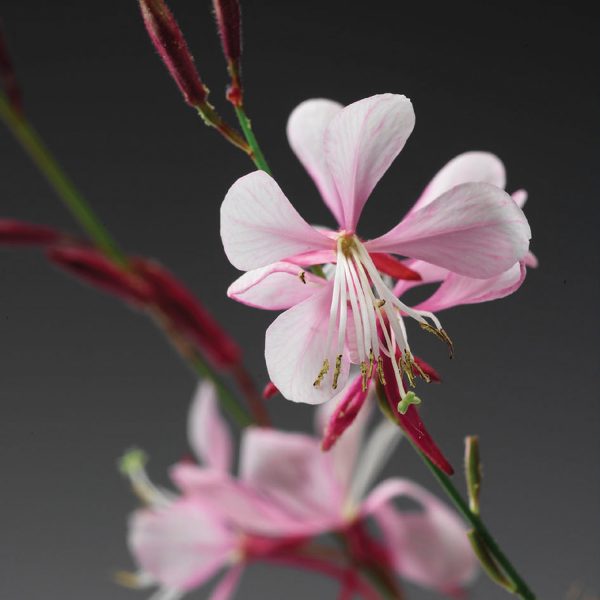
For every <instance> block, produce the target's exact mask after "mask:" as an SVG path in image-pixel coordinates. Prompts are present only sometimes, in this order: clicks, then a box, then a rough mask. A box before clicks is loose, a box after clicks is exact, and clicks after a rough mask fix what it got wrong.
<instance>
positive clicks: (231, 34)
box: [213, 0, 242, 67]
mask: <svg viewBox="0 0 600 600" xmlns="http://www.w3.org/2000/svg"><path fill="white" fill-rule="evenodd" d="M213 6H214V9H215V17H216V19H217V25H218V27H219V35H220V36H221V44H222V45H223V54H225V58H226V59H227V62H228V63H229V64H232V65H234V66H236V67H237V66H238V63H239V60H240V55H241V53H242V30H241V18H240V3H239V0H213Z"/></svg>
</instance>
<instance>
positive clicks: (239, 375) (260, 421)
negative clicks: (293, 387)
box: [231, 364, 271, 427]
mask: <svg viewBox="0 0 600 600" xmlns="http://www.w3.org/2000/svg"><path fill="white" fill-rule="evenodd" d="M231 374H232V376H233V378H234V379H235V381H236V384H237V386H238V388H239V389H240V391H241V392H242V394H243V395H244V397H245V398H246V401H247V402H248V406H249V407H250V410H251V411H252V414H253V416H254V420H255V421H256V424H257V425H260V426H262V427H269V426H270V425H271V420H270V418H269V413H268V412H267V409H266V408H265V404H264V401H263V398H262V396H261V394H260V393H259V391H258V390H257V389H256V386H255V385H254V380H253V379H252V377H251V376H250V374H249V373H248V371H247V370H246V368H245V367H244V365H242V364H239V365H237V366H236V367H234V368H233V370H232V373H231Z"/></svg>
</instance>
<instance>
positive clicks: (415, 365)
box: [411, 357, 431, 383]
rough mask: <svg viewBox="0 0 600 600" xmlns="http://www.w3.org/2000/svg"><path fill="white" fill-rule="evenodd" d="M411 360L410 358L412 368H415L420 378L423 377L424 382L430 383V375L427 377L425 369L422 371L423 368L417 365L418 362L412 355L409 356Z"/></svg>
mask: <svg viewBox="0 0 600 600" xmlns="http://www.w3.org/2000/svg"><path fill="white" fill-rule="evenodd" d="M411 360H412V366H413V368H414V369H416V370H417V372H418V373H419V375H420V376H421V379H423V381H425V383H431V377H429V375H427V373H425V371H423V369H421V367H420V366H419V363H418V362H416V361H415V360H414V359H413V358H412V357H411Z"/></svg>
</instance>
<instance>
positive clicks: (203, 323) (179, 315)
mask: <svg viewBox="0 0 600 600" xmlns="http://www.w3.org/2000/svg"><path fill="white" fill-rule="evenodd" d="M132 265H133V268H134V269H135V271H136V273H138V274H139V275H140V276H141V277H142V279H143V280H144V281H145V282H146V283H147V284H148V285H149V286H151V288H152V297H153V300H154V302H155V303H156V305H157V306H158V307H159V308H160V310H161V311H162V312H163V313H164V314H165V315H166V316H167V317H168V318H169V319H170V321H171V322H172V324H173V325H174V326H175V327H176V328H177V329H179V330H180V331H181V332H182V333H184V334H185V335H187V337H188V338H190V339H191V340H192V341H193V342H194V343H195V344H196V345H197V346H198V347H199V348H200V350H201V351H202V352H203V353H205V354H206V355H207V356H208V357H209V358H210V359H211V360H212V362H213V363H214V364H215V365H216V366H218V367H221V368H231V367H234V366H236V365H238V364H239V363H240V360H241V350H240V348H239V346H238V345H237V344H236V342H234V341H233V339H232V338H231V337H230V336H229V335H228V334H227V333H226V332H225V331H224V330H223V329H222V328H221V326H220V325H219V324H218V323H217V321H216V320H215V319H214V317H213V316H212V315H211V314H210V313H209V312H208V311H207V310H206V309H205V308H204V307H203V306H202V305H201V304H200V302H199V301H198V300H197V299H196V297H195V296H194V295H193V294H192V293H191V292H190V291H189V290H188V289H186V288H185V287H184V286H183V285H182V284H181V283H180V282H179V281H178V280H177V279H176V278H175V277H174V276H173V275H172V274H171V273H170V272H169V271H167V270H166V269H165V268H164V267H162V266H161V265H160V264H158V263H157V262H154V261H150V260H147V259H134V260H133V261H132Z"/></svg>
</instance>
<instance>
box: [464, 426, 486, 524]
mask: <svg viewBox="0 0 600 600" xmlns="http://www.w3.org/2000/svg"><path fill="white" fill-rule="evenodd" d="M465 478H466V480H467V494H468V496H469V508H470V509H471V511H472V512H474V513H475V514H476V515H478V514H479V493H480V491H481V478H482V477H481V462H480V459H479V438H478V437H477V436H476V435H468V436H467V437H466V438H465Z"/></svg>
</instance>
